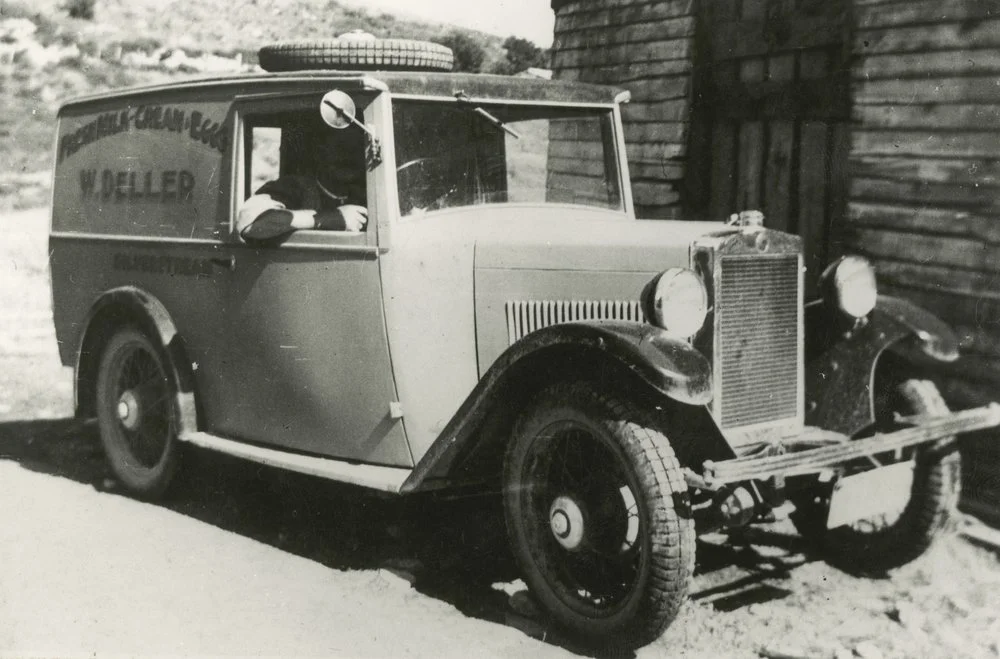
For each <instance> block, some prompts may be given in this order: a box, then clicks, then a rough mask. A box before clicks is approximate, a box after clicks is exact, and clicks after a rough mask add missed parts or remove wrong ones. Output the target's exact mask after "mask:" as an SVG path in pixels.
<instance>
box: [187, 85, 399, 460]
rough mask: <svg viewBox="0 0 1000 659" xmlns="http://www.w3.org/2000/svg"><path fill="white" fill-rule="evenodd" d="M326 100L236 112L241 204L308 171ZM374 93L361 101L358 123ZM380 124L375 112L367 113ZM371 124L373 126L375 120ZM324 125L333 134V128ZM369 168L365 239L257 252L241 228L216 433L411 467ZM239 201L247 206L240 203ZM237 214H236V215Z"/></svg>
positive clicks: (233, 244) (374, 172)
mask: <svg viewBox="0 0 1000 659" xmlns="http://www.w3.org/2000/svg"><path fill="white" fill-rule="evenodd" d="M321 96H322V94H321V93H317V94H315V95H309V96H308V97H300V98H294V99H288V98H285V99H282V100H275V101H270V102H262V101H261V100H259V99H257V100H255V101H253V102H252V104H251V103H249V102H248V103H247V104H246V105H244V106H242V107H238V112H237V114H238V117H239V121H240V128H241V129H240V131H239V137H238V142H239V144H238V148H237V149H236V158H237V165H236V171H237V172H238V175H237V176H236V177H234V178H235V179H236V180H235V181H234V187H235V188H236V189H237V190H236V194H234V198H236V199H239V200H243V199H246V198H247V197H249V196H251V194H253V193H254V192H255V191H256V190H257V189H258V188H259V186H260V185H261V184H262V183H263V182H265V181H268V180H274V179H275V178H277V177H286V176H289V175H306V174H307V172H305V171H304V165H303V163H304V162H305V161H304V158H305V156H304V155H303V154H302V153H301V152H296V149H301V148H303V145H305V147H308V146H309V145H310V140H305V141H304V142H303V140H301V136H300V138H299V139H298V141H297V142H296V139H295V135H297V134H298V131H299V129H300V128H301V126H299V125H298V124H297V123H296V122H300V121H302V122H307V123H309V122H313V121H314V120H315V119H317V118H318V117H319V104H320V98H321ZM373 99H374V96H369V97H363V96H361V95H357V96H355V102H356V104H357V106H358V118H359V119H361V118H362V116H364V115H363V113H365V112H369V110H368V107H369V106H370V105H371V103H372V101H373ZM369 119H370V116H369ZM366 123H368V122H367V121H366ZM322 128H324V129H325V130H328V131H333V130H334V129H332V128H329V127H327V126H323V127H322ZM382 168H383V166H382V165H377V166H374V167H370V168H368V171H367V173H366V176H365V178H364V179H363V180H364V186H365V189H364V190H363V191H362V192H363V194H364V197H363V198H364V199H365V200H366V201H367V207H368V209H369V213H370V220H369V224H368V229H367V230H366V231H364V232H357V233H353V232H345V231H317V230H303V231H297V232H294V233H292V234H290V235H289V236H288V237H287V238H286V239H284V240H282V241H277V242H276V243H274V244H258V245H248V244H246V243H244V242H243V241H242V240H241V239H240V238H239V237H238V236H237V235H236V233H235V231H234V232H233V235H232V238H231V241H230V242H229V243H228V244H227V246H226V250H227V256H228V258H229V259H230V263H231V268H230V270H229V272H228V275H227V277H224V278H223V277H219V278H218V281H219V282H220V284H219V285H220V286H221V287H222V288H223V290H222V291H221V293H222V294H221V298H222V300H223V304H222V305H221V309H220V312H221V313H222V315H223V318H222V321H221V324H222V326H223V327H224V332H223V333H222V335H221V337H220V338H221V340H220V341H219V343H218V349H219V351H220V355H221V356H222V358H221V359H211V360H210V361H211V362H212V372H202V373H200V375H199V379H201V380H203V381H204V384H205V387H206V388H207V389H208V390H210V391H211V396H208V397H203V401H204V403H203V407H204V413H205V416H206V418H207V424H208V426H209V430H210V432H213V433H214V434H218V435H222V436H226V437H232V438H236V439H240V440H244V441H249V442H254V443H261V444H270V445H278V446H280V447H283V448H288V449H291V450H296V451H303V452H307V453H311V454H317V455H325V456H331V457H337V458H344V459H350V460H358V461H362V462H367V463H374V464H384V465H394V466H412V465H413V460H412V457H411V455H410V452H409V449H408V447H407V445H406V441H405V436H404V433H403V428H402V424H401V422H400V421H399V420H398V418H394V417H396V416H398V415H393V414H391V413H390V403H394V402H395V401H397V397H396V391H395V385H394V382H393V377H392V368H391V364H390V360H389V350H388V342H387V339H386V328H385V319H384V315H383V312H382V289H381V281H380V277H379V250H378V241H377V225H378V218H377V214H378V212H379V209H378V207H377V205H376V203H375V201H376V200H375V190H377V189H378V185H379V179H380V178H381V177H384V175H385V174H384V172H382V171H380V170H381V169H382ZM234 206H238V205H234ZM233 212H234V214H235V213H236V212H237V208H235V207H234V209H233Z"/></svg>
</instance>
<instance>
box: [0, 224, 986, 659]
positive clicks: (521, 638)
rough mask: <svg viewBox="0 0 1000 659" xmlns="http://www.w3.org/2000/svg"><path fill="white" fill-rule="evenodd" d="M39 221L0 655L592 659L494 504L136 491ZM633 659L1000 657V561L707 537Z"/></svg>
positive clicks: (250, 473)
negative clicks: (680, 594)
mask: <svg viewBox="0 0 1000 659" xmlns="http://www.w3.org/2000/svg"><path fill="white" fill-rule="evenodd" d="M47 287H48V281H47V275H46V270H45V217H44V213H42V212H27V213H17V214H11V215H7V216H3V217H0V656H25V655H45V656H68V655H75V656H79V655H92V654H96V655H98V656H107V655H130V656H149V655H154V654H157V655H171V656H177V655H184V656H189V655H221V654H235V655H250V654H253V655H279V656H307V655H322V656H347V657H353V656H379V657H382V656H392V657H396V656H412V657H440V656H456V657H457V656H463V657H465V656H477V657H479V656H484V657H493V656H496V657H514V656H518V657H519V656H534V657H539V658H545V657H556V656H567V655H573V654H577V655H579V654H586V652H585V651H584V650H583V649H582V648H579V647H576V646H574V645H573V644H572V642H571V641H570V640H569V639H566V638H563V637H561V636H560V635H559V634H558V632H557V631H556V630H554V629H552V628H551V626H550V625H549V624H548V623H547V622H546V621H545V620H544V619H543V618H540V617H538V616H536V615H533V614H532V612H531V607H530V601H528V600H526V598H525V596H524V594H523V586H522V585H521V584H520V582H518V581H517V578H516V574H515V573H514V572H513V570H512V568H511V565H510V560H509V557H508V555H507V553H506V551H505V549H504V545H503V529H502V524H501V523H500V522H499V519H498V518H497V517H496V515H495V512H496V511H495V507H494V506H493V504H492V502H439V501H432V500H414V501H400V500H383V499H379V498H376V497H372V496H369V495H366V494H364V493H363V492H360V491H359V490H355V489H351V488H345V487H341V486H336V485H332V484H329V483H325V482H318V481H316V480H315V479H308V478H304V477H297V476H292V475H287V474H281V473H279V472H276V471H273V470H269V469H266V468H260V467H257V466H255V465H250V464H247V463H242V462H239V461H235V460H231V459H228V458H224V457H220V456H213V455H208V454H204V453H200V452H196V453H191V454H190V455H189V456H187V458H188V459H187V460H186V463H185V469H184V478H183V479H182V482H181V483H180V487H179V488H178V490H177V492H176V493H175V494H174V495H173V496H172V497H171V498H170V499H169V500H168V501H166V502H164V503H162V504H156V505H154V504H148V503H141V502H137V501H134V500H131V499H129V498H127V497H125V496H122V495H121V494H120V493H119V492H118V491H117V490H116V489H115V487H114V483H113V481H111V480H110V479H108V474H107V470H106V468H105V466H104V462H103V459H102V456H101V453H100V446H99V441H98V438H97V435H96V431H95V429H94V428H93V427H92V426H89V425H85V424H81V423H79V422H77V421H74V420H72V419H71V418H70V417H71V412H72V409H71V398H72V386H71V381H70V373H69V371H68V370H67V369H63V368H62V367H61V366H60V364H59V362H58V359H57V357H56V349H55V338H54V336H53V333H52V329H51V319H50V310H49V296H48V288H47ZM698 561H699V562H698V571H697V575H696V577H695V580H694V584H693V588H692V597H691V602H690V603H689V604H687V605H686V606H685V607H684V609H683V610H682V612H681V615H680V617H679V618H678V620H677V621H676V622H675V623H674V625H673V626H672V627H671V628H670V629H669V630H668V631H667V633H666V634H665V635H664V636H663V638H661V639H660V640H659V641H658V642H657V643H655V644H653V645H652V646H649V647H647V648H644V649H643V650H641V651H640V652H639V653H638V654H639V656H641V657H661V656H662V657H667V656H684V657H756V656H761V655H762V654H763V655H765V656H768V655H769V656H781V655H784V656H802V657H835V656H845V657H849V656H865V657H876V656H883V657H935V658H936V657H954V656H968V657H978V656H982V657H990V656H1000V565H998V562H997V556H996V555H995V554H994V553H992V552H991V551H990V550H988V549H984V548H982V547H980V546H977V545H975V544H972V543H970V542H968V541H967V540H965V539H963V538H961V537H957V536H956V537H952V538H949V539H947V540H946V541H944V542H942V543H940V545H939V546H938V547H936V548H935V549H934V550H933V551H932V552H931V553H930V554H929V555H928V556H926V557H924V558H923V559H922V560H921V561H919V562H918V563H915V564H913V565H910V566H907V567H906V568H903V569H901V570H899V571H897V572H895V573H892V574H890V575H886V577H885V578H884V579H879V580H869V579H858V578H855V577H852V576H849V575H846V574H844V573H842V572H839V571H837V570H834V569H832V568H830V567H828V566H827V565H826V564H825V563H823V562H822V561H821V559H820V557H818V556H817V555H815V554H814V553H813V552H812V551H811V549H810V548H809V547H807V546H806V545H804V544H803V542H802V541H801V540H800V539H799V537H798V536H796V535H795V534H794V533H793V532H792V530H791V527H790V526H789V525H788V524H787V523H779V524H775V525H771V526H769V527H766V528H760V529H754V530H752V531H750V532H749V533H747V534H746V535H745V536H744V537H742V538H738V539H732V538H731V539H729V540H728V541H727V539H726V538H724V537H723V536H712V537H708V538H704V539H703V540H702V541H701V542H700V543H699V546H698Z"/></svg>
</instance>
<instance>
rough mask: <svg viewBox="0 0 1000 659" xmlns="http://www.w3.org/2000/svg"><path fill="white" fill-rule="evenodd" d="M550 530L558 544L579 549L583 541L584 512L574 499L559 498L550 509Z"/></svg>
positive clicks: (570, 548)
mask: <svg viewBox="0 0 1000 659" xmlns="http://www.w3.org/2000/svg"><path fill="white" fill-rule="evenodd" d="M549 528H551V530H552V535H553V536H554V537H555V539H556V542H558V543H559V544H560V545H562V546H563V547H565V548H566V549H569V550H574V549H577V548H579V546H580V543H581V542H582V541H583V532H584V524H583V511H582V510H581V509H580V506H579V505H577V503H576V502H575V501H574V500H573V499H571V498H569V497H567V496H561V497H557V498H556V500H555V501H553V502H552V506H551V507H550V508H549Z"/></svg>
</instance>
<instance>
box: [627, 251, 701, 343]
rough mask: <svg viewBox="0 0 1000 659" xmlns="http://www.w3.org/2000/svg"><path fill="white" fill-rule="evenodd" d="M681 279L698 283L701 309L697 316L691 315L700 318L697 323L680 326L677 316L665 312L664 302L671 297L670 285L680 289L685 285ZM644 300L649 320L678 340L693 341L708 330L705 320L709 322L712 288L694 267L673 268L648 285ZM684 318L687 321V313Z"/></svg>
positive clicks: (685, 323) (698, 310) (691, 321)
mask: <svg viewBox="0 0 1000 659" xmlns="http://www.w3.org/2000/svg"><path fill="white" fill-rule="evenodd" d="M680 278H685V279H689V280H690V281H691V282H694V283H696V284H697V290H698V291H699V294H700V303H699V307H700V308H699V309H697V313H695V314H693V315H691V316H690V317H691V318H698V321H697V322H694V321H693V320H687V321H686V322H685V321H681V322H682V323H683V324H681V325H680V327H678V322H677V320H676V318H675V316H676V315H677V314H676V313H670V312H669V310H665V308H664V305H663V304H662V302H663V301H665V300H667V299H668V298H669V297H670V296H669V295H668V293H669V287H670V286H677V285H678V284H681V283H682V281H681V280H680ZM642 298H643V312H644V313H645V314H646V321H647V322H649V323H650V324H652V325H655V326H656V327H659V328H660V329H663V330H664V331H666V332H668V333H670V334H671V335H673V336H676V337H678V338H682V339H691V338H693V337H694V336H695V335H696V334H698V332H700V331H701V330H702V328H704V326H705V321H706V320H707V319H708V311H709V309H708V306H709V305H708V300H709V297H708V288H707V287H706V286H705V281H704V279H703V278H702V277H701V276H700V275H699V274H698V273H697V272H696V271H694V270H692V269H691V268H684V267H673V268H667V269H666V270H664V271H662V272H660V273H658V274H657V275H656V276H655V277H653V279H651V280H650V282H649V283H648V284H647V285H646V288H645V290H644V291H643V296H642ZM658 302H659V304H658ZM680 317H681V318H684V317H685V314H680Z"/></svg>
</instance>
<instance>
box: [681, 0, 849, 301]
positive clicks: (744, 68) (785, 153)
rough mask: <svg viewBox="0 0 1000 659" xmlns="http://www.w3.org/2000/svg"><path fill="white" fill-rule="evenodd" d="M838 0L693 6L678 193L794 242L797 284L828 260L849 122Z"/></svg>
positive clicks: (841, 2)
mask: <svg viewBox="0 0 1000 659" xmlns="http://www.w3.org/2000/svg"><path fill="white" fill-rule="evenodd" d="M849 7H850V2H849V0H700V2H699V15H698V33H697V40H696V67H695V75H694V79H693V83H692V84H693V102H692V119H693V120H692V126H691V131H692V132H691V148H690V151H689V153H690V158H691V160H690V162H689V164H688V174H687V179H688V180H687V186H686V187H687V190H688V193H689V198H688V203H689V206H690V210H692V211H694V212H695V213H696V214H698V215H705V216H707V218H709V219H723V218H725V217H727V216H728V215H729V214H730V213H734V212H737V211H739V210H749V209H759V210H762V211H764V214H765V218H766V219H765V225H766V226H768V227H770V228H774V229H780V230H783V231H791V232H794V233H797V234H799V235H800V236H802V238H803V241H804V244H805V253H806V267H807V281H808V282H809V286H810V287H812V286H813V285H814V283H815V278H816V277H817V276H818V274H819V272H821V271H822V268H823V267H824V266H825V265H826V262H827V260H828V259H829V258H832V256H833V255H835V254H836V253H839V251H840V250H839V246H838V245H836V244H835V243H836V242H837V228H838V226H839V224H840V223H841V222H842V221H843V219H842V218H843V215H844V209H845V199H846V171H845V170H846V163H847V155H848V151H849V147H850V144H849V140H850V133H849V125H848V122H849V120H850V89H849V80H850V68H849V65H848V64H849V62H848V58H849V52H850V21H849V14H850V12H849Z"/></svg>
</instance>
